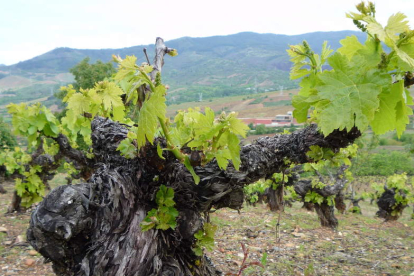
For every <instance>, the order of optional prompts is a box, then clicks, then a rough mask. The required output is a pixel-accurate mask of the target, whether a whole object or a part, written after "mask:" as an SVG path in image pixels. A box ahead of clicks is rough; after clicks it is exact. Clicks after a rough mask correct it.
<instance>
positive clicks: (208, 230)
mask: <svg viewBox="0 0 414 276" xmlns="http://www.w3.org/2000/svg"><path fill="white" fill-rule="evenodd" d="M216 231H217V225H213V224H211V223H204V226H203V229H200V230H198V231H197V233H195V234H194V238H196V242H195V244H194V247H193V251H194V253H195V254H196V255H197V256H203V249H206V250H208V251H213V249H214V236H215V234H216Z"/></svg>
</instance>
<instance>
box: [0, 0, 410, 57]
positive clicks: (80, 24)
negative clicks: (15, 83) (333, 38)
mask: <svg viewBox="0 0 414 276" xmlns="http://www.w3.org/2000/svg"><path fill="white" fill-rule="evenodd" d="M359 2H360V1H359V0H290V1H289V0H283V1H279V0H254V1H243V0H237V1H236V0H206V1H197V0H168V1H167V0H145V1H143V0H118V1H109V0H64V1H63V0H0V64H7V65H10V64H14V63H17V62H19V61H23V60H27V59H30V58H33V57H35V56H38V55H40V54H43V53H45V52H48V51H50V50H53V49H55V48H57V47H71V48H79V49H102V48H123V47H130V46H135V45H142V44H150V43H154V41H155V38H156V37H157V36H160V37H162V38H164V39H165V40H171V39H175V38H180V37H183V36H191V37H205V36H213V35H228V34H234V33H238V32H245V31H252V32H258V33H274V34H287V35H294V34H303V33H309V32H316V31H339V30H356V28H355V27H354V25H353V24H352V21H351V20H350V19H347V18H345V13H346V12H348V11H355V8H354V7H355V4H357V3H359ZM374 2H375V3H376V6H377V20H379V21H380V22H381V23H382V24H383V25H385V24H386V21H387V19H388V16H389V15H391V14H393V13H396V12H398V11H401V12H403V13H405V14H406V15H407V16H408V19H409V20H410V22H414V0H377V1H374ZM410 26H411V27H413V23H410Z"/></svg>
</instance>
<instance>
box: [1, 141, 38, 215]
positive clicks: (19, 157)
mask: <svg viewBox="0 0 414 276" xmlns="http://www.w3.org/2000/svg"><path fill="white" fill-rule="evenodd" d="M30 161H31V157H30V155H29V154H27V153H26V152H25V151H24V150H22V149H21V148H19V147H15V148H14V150H9V149H6V150H4V151H2V152H0V166H1V165H3V166H5V168H6V171H7V173H8V174H9V175H12V174H14V173H17V174H19V178H16V180H15V189H16V192H17V194H18V195H19V196H20V197H21V198H22V202H21V205H22V206H23V207H26V208H28V207H30V206H31V205H32V204H33V203H35V202H38V201H41V200H42V196H43V195H44V194H45V186H44V185H43V182H42V180H41V179H40V177H39V175H38V174H39V173H40V172H41V171H42V168H41V167H40V166H37V165H36V166H29V162H30Z"/></svg>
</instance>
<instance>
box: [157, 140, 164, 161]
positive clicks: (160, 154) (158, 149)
mask: <svg viewBox="0 0 414 276" xmlns="http://www.w3.org/2000/svg"><path fill="white" fill-rule="evenodd" d="M157 153H158V157H159V158H161V159H162V160H165V158H164V156H162V148H161V146H160V144H157Z"/></svg>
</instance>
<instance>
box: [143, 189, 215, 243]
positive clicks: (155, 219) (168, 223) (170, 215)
mask: <svg viewBox="0 0 414 276" xmlns="http://www.w3.org/2000/svg"><path fill="white" fill-rule="evenodd" d="M155 202H156V203H157V206H158V208H157V209H155V208H153V209H151V211H149V212H148V214H147V216H146V217H145V218H144V220H143V221H142V222H141V224H140V225H141V230H142V231H143V232H145V231H148V230H150V229H152V228H155V229H161V230H167V229H169V228H171V229H175V227H176V226H177V222H176V218H177V217H178V211H177V209H175V208H174V205H175V201H174V190H173V189H172V188H168V187H166V186H165V185H161V186H160V189H159V190H158V192H157V194H156V198H155ZM213 236H214V235H213Z"/></svg>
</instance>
